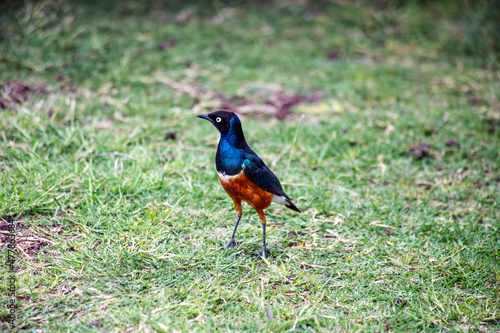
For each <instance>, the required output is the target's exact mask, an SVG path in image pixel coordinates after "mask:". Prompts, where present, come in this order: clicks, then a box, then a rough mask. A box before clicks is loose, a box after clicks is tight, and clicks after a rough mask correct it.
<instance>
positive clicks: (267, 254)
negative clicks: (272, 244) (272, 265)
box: [259, 246, 271, 259]
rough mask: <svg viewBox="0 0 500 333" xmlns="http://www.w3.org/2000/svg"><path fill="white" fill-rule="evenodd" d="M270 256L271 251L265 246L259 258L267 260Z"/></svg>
mask: <svg viewBox="0 0 500 333" xmlns="http://www.w3.org/2000/svg"><path fill="white" fill-rule="evenodd" d="M269 254H271V251H269V250H268V249H267V247H266V246H264V247H263V248H262V250H260V252H259V257H260V258H262V259H266V258H267V257H268V256H269Z"/></svg>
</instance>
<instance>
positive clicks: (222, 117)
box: [197, 111, 241, 133]
mask: <svg viewBox="0 0 500 333" xmlns="http://www.w3.org/2000/svg"><path fill="white" fill-rule="evenodd" d="M197 117H198V118H202V119H206V120H208V121H210V122H211V123H212V124H214V126H215V127H216V128H217V129H218V130H219V132H221V133H226V132H228V131H229V129H230V128H231V120H232V119H233V118H238V116H237V115H235V114H234V113H233V112H229V111H216V112H212V113H209V114H200V115H198V116H197ZM238 120H239V119H238ZM238 122H239V121H238ZM240 126H241V125H240Z"/></svg>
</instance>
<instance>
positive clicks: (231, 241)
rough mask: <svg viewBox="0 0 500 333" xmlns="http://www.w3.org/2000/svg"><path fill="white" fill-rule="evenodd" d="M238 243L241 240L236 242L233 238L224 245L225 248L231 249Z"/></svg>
mask: <svg viewBox="0 0 500 333" xmlns="http://www.w3.org/2000/svg"><path fill="white" fill-rule="evenodd" d="M238 244H241V242H238V243H236V242H235V241H234V239H231V240H229V243H228V244H227V245H226V249H232V248H234V247H236V246H237V245H238Z"/></svg>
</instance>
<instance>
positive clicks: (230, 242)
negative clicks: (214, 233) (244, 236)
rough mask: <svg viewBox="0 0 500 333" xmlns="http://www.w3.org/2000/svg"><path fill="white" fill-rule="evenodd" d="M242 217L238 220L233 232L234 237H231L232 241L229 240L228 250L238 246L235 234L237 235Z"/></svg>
mask: <svg viewBox="0 0 500 333" xmlns="http://www.w3.org/2000/svg"><path fill="white" fill-rule="evenodd" d="M240 219H241V215H240V214H239V215H238V218H237V219H236V225H235V226H234V230H233V235H232V236H231V239H230V240H229V244H227V246H226V249H229V248H233V247H235V246H236V242H235V241H234V234H236V229H237V228H238V223H240Z"/></svg>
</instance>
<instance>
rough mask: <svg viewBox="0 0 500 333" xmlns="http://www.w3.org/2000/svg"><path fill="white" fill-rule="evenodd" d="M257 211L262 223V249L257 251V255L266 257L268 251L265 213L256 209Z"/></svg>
mask: <svg viewBox="0 0 500 333" xmlns="http://www.w3.org/2000/svg"><path fill="white" fill-rule="evenodd" d="M257 213H258V214H259V218H260V223H261V224H262V250H261V251H260V252H259V255H260V256H261V257H262V258H264V259H266V255H267V253H269V251H268V250H267V247H266V215H265V214H264V211H263V210H258V211H257Z"/></svg>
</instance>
